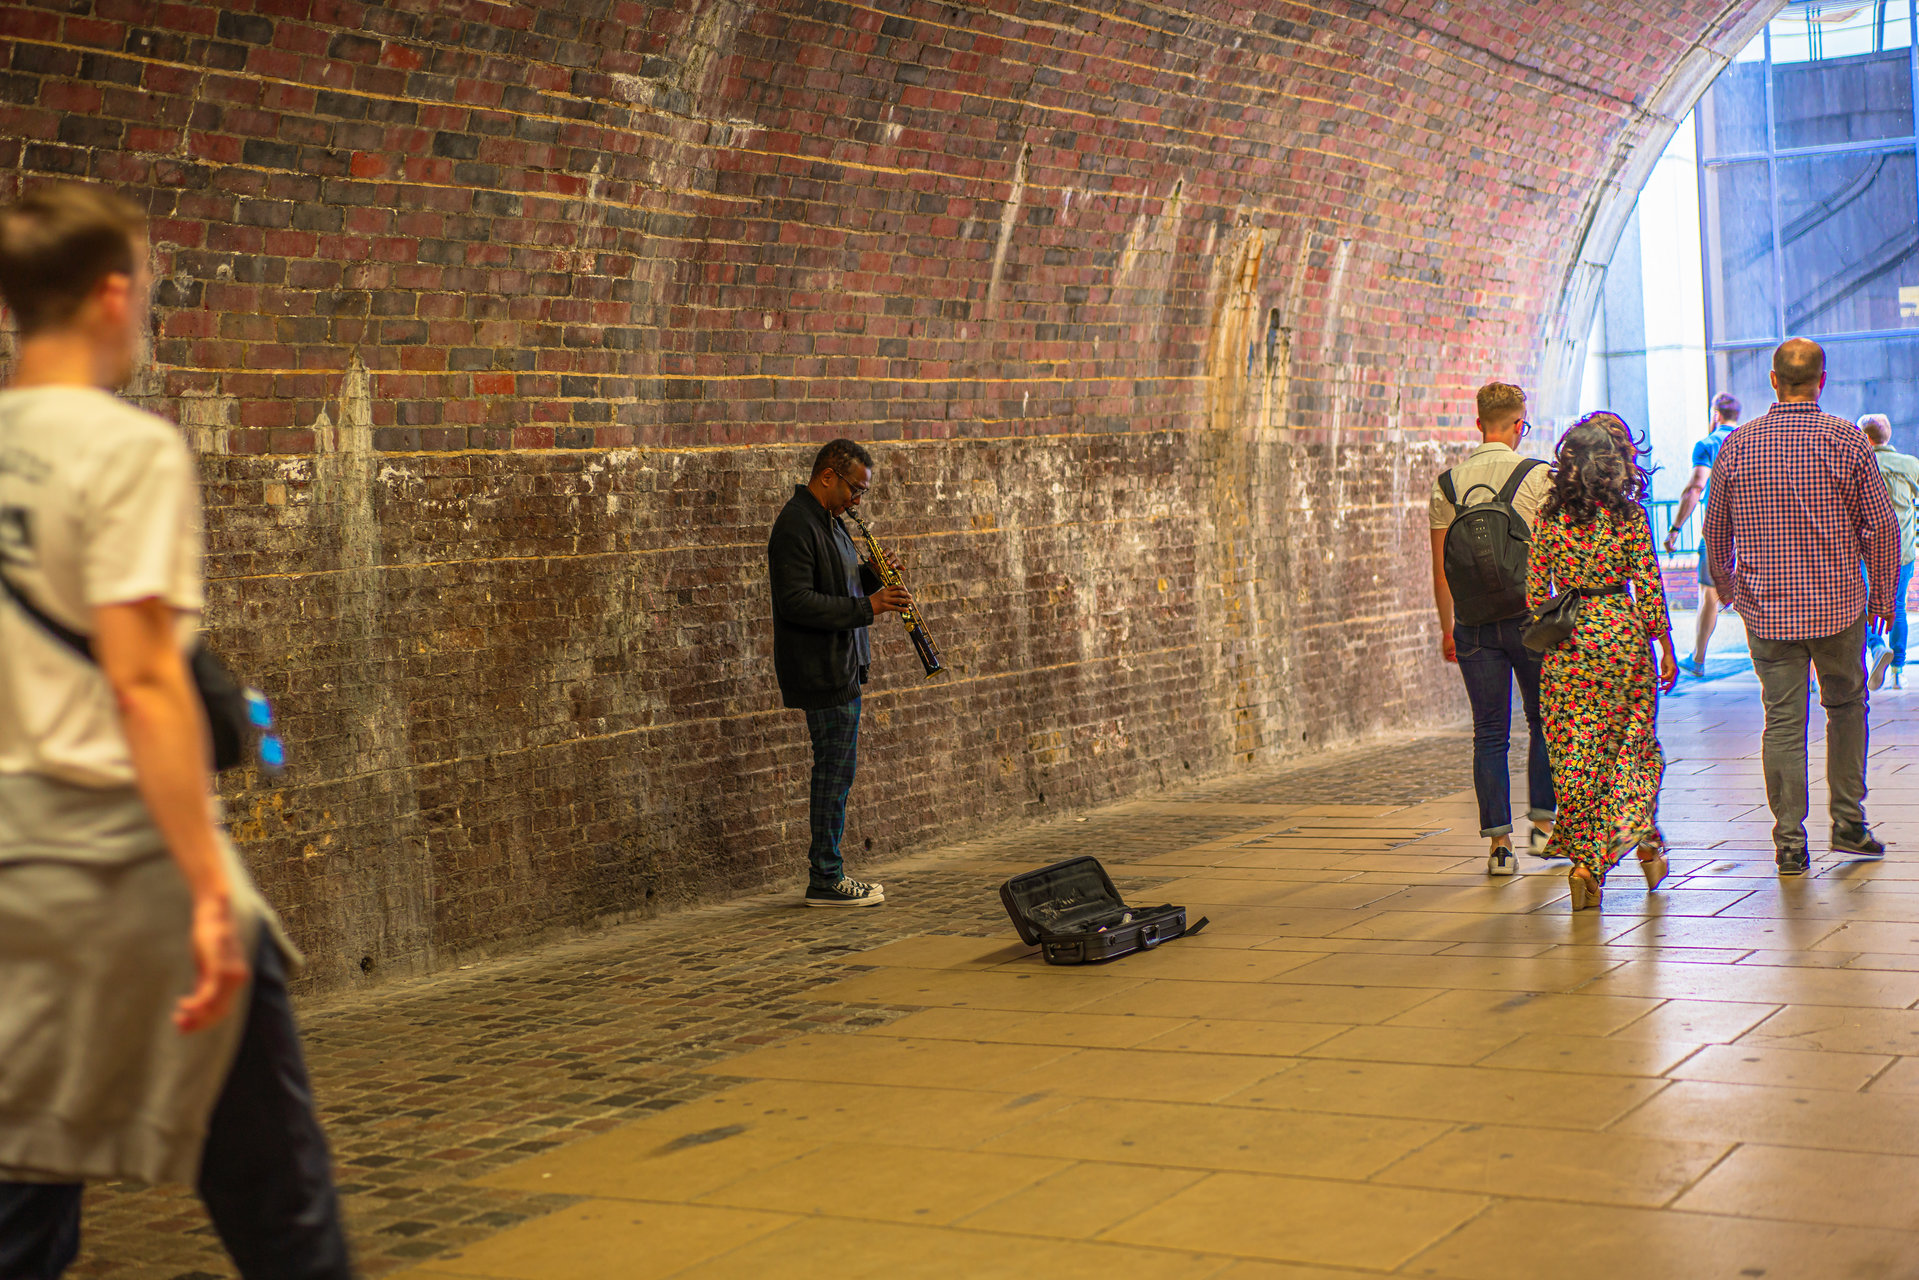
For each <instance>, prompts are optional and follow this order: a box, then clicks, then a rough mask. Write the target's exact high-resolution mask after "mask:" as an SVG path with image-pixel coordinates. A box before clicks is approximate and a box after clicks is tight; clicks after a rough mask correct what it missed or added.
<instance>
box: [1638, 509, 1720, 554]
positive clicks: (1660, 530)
mask: <svg viewBox="0 0 1919 1280" xmlns="http://www.w3.org/2000/svg"><path fill="white" fill-rule="evenodd" d="M1677 514H1679V500H1678V499H1677V498H1663V499H1659V500H1657V501H1653V502H1648V503H1647V504H1646V518H1647V520H1648V521H1649V522H1650V523H1651V524H1652V541H1653V546H1655V547H1657V548H1658V549H1659V554H1660V555H1661V556H1665V554H1666V530H1668V529H1670V528H1672V518H1673V517H1674V516H1675V515H1677ZM1704 514H1705V511H1704V507H1703V504H1696V505H1694V507H1693V509H1692V514H1691V515H1689V516H1687V517H1686V523H1685V524H1683V525H1681V526H1680V528H1679V541H1678V543H1677V544H1675V547H1674V550H1673V553H1672V556H1671V557H1667V558H1669V559H1671V558H1677V557H1681V556H1696V555H1698V554H1699V521H1700V517H1702V516H1703V515H1704Z"/></svg>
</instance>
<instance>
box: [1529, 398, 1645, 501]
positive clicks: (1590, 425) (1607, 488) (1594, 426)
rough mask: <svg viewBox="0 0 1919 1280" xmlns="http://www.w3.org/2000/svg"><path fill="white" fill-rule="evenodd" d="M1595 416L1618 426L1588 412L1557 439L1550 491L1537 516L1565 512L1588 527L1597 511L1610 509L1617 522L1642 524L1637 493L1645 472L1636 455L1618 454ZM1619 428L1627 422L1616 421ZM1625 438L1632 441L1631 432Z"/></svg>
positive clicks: (1641, 488)
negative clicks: (1634, 521)
mask: <svg viewBox="0 0 1919 1280" xmlns="http://www.w3.org/2000/svg"><path fill="white" fill-rule="evenodd" d="M1597 418H1612V420H1613V421H1614V422H1619V419H1618V418H1616V417H1614V416H1613V415H1612V414H1609V413H1608V414H1588V415H1587V416H1586V417H1585V418H1582V419H1580V421H1579V422H1578V423H1576V424H1574V426H1573V428H1572V430H1570V431H1568V432H1567V433H1566V434H1565V435H1563V436H1561V437H1560V438H1559V457H1558V460H1557V461H1556V463H1555V464H1554V466H1553V487H1552V492H1551V493H1549V494H1547V495H1546V501H1545V502H1544V503H1543V504H1541V506H1540V513H1541V514H1542V515H1548V516H1555V515H1560V514H1564V515H1565V516H1566V517H1567V518H1568V519H1570V520H1571V521H1572V522H1573V523H1574V524H1579V525H1586V524H1591V523H1592V522H1593V521H1595V520H1597V519H1598V518H1599V513H1600V512H1602V511H1610V512H1612V513H1613V514H1614V515H1615V516H1618V517H1619V518H1620V519H1622V520H1644V519H1645V518H1646V516H1645V513H1644V511H1643V510H1642V509H1641V508H1640V506H1639V501H1638V496H1637V495H1638V494H1639V493H1641V492H1644V488H1645V483H1646V480H1645V475H1646V473H1645V471H1644V470H1643V469H1642V468H1641V467H1640V466H1639V465H1638V455H1637V453H1636V452H1635V453H1632V454H1627V453H1624V452H1622V450H1621V449H1620V445H1619V437H1618V436H1617V435H1615V434H1614V432H1613V431H1612V429H1611V428H1610V427H1608V426H1607V425H1606V424H1605V423H1604V422H1598V421H1595V420H1594V419H1597ZM1619 426H1620V428H1621V429H1622V430H1623V429H1624V428H1625V426H1626V424H1625V423H1623V422H1619ZM1627 439H1631V433H1630V432H1628V433H1627ZM1628 459H1631V460H1630V461H1629V460H1628Z"/></svg>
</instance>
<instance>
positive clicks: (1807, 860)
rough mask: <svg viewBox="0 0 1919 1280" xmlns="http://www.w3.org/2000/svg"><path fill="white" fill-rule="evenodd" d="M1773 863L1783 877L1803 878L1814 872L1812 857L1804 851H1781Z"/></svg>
mask: <svg viewBox="0 0 1919 1280" xmlns="http://www.w3.org/2000/svg"><path fill="white" fill-rule="evenodd" d="M1773 861H1774V862H1776V863H1778V864H1779V874H1780V875H1782V876H1803V875H1805V874H1806V872H1808V871H1810V870H1812V857H1811V855H1810V854H1808V853H1807V852H1806V851H1805V850H1804V849H1781V850H1780V851H1779V853H1778V855H1777V856H1775V857H1774V858H1773Z"/></svg>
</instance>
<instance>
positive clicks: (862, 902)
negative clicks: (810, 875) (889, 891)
mask: <svg viewBox="0 0 1919 1280" xmlns="http://www.w3.org/2000/svg"><path fill="white" fill-rule="evenodd" d="M885 901H886V891H885V889H883V888H882V887H881V886H879V885H876V884H868V883H866V882H865V881H864V880H850V879H848V878H847V877H845V876H841V877H840V882H839V883H838V884H836V885H834V886H833V887H832V888H831V889H814V888H811V887H809V888H808V889H807V891H806V905H807V906H809V907H877V906H878V905H879V904H880V903H882V902H885Z"/></svg>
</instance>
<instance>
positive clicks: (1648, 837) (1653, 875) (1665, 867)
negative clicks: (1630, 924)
mask: <svg viewBox="0 0 1919 1280" xmlns="http://www.w3.org/2000/svg"><path fill="white" fill-rule="evenodd" d="M1638 852H1639V871H1640V874H1641V875H1643V876H1645V877H1646V892H1648V893H1651V892H1652V891H1653V890H1654V889H1657V888H1658V887H1659V886H1660V885H1661V884H1663V883H1665V879H1666V876H1667V874H1668V873H1669V872H1671V870H1672V864H1671V863H1669V862H1667V861H1666V841H1665V839H1664V838H1663V837H1662V836H1660V834H1659V832H1658V831H1645V832H1641V833H1640V836H1639V848H1638Z"/></svg>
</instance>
